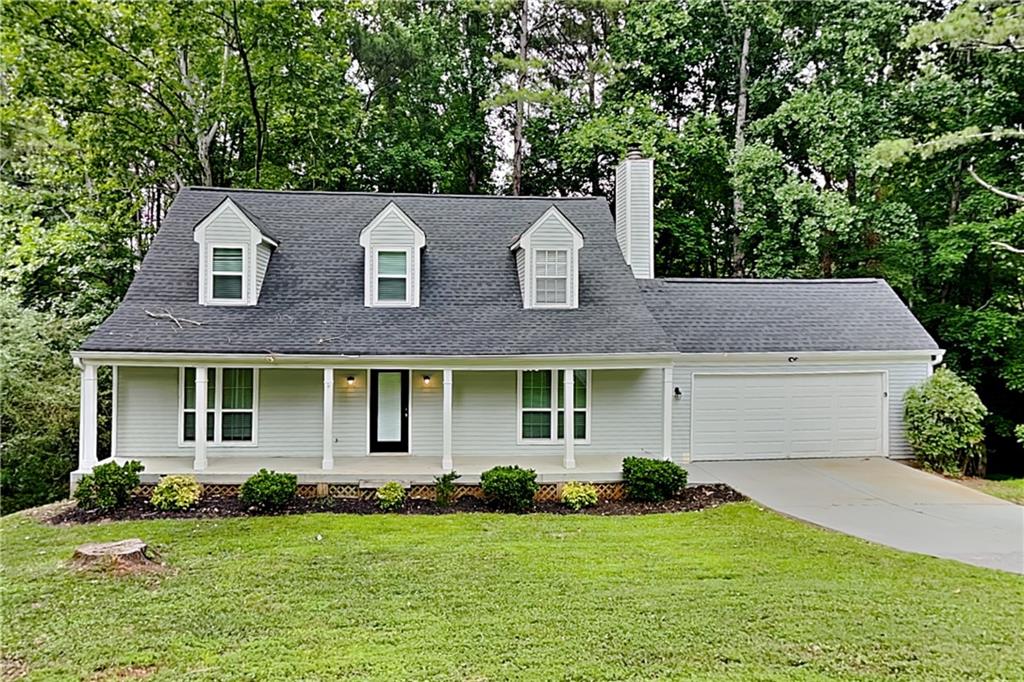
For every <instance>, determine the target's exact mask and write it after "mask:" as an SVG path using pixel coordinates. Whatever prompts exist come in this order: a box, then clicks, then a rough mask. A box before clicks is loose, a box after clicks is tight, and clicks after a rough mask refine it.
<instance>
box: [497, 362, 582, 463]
mask: <svg viewBox="0 0 1024 682" xmlns="http://www.w3.org/2000/svg"><path fill="white" fill-rule="evenodd" d="M533 371H540V372H549V373H550V374H551V407H550V408H530V409H529V410H528V411H529V412H543V411H545V409H547V410H550V411H551V437H550V438H523V412H524V410H523V372H533ZM559 371H560V370H558V369H546V368H539V369H537V370H533V369H525V370H524V369H519V370H516V443H517V444H518V445H552V444H556V445H557V444H559V443H565V438H558V413H559V412H561V411H562V409H563V408H561V407H559V406H558V395H559V393H560V392H561V391H563V390H565V383H564V382H562V384H561V385H560V384H559V382H558V372H559ZM568 371H571V372H572V371H578V370H575V369H571V370H568ZM584 371H585V372H586V373H587V406H586V407H575V406H574V408H573V409H574V411H575V412H586V413H587V430H586V434H585V435H586V437H585V438H574V439H573V441H572V442H573V443H575V444H577V445H590V433H591V427H592V423H593V419H592V416H593V411H592V409H591V408H592V406H593V400H592V396H591V392H592V390H593V376H592V372H591V370H589V369H587V370H584ZM570 423H571V422H570V421H569V420H568V419H566V421H565V426H566V428H568V427H569V425H570Z"/></svg>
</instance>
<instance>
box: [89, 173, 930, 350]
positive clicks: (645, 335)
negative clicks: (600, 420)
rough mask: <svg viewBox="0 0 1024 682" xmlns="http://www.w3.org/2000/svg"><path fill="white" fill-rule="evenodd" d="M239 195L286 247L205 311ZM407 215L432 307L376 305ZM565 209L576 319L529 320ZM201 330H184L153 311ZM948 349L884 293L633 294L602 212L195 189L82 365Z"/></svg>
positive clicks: (826, 288) (645, 283)
mask: <svg viewBox="0 0 1024 682" xmlns="http://www.w3.org/2000/svg"><path fill="white" fill-rule="evenodd" d="M227 196H230V197H231V198H232V199H233V200H234V201H235V202H236V203H237V204H238V205H239V206H240V207H243V210H244V211H245V212H246V213H247V214H248V215H249V216H250V217H251V218H253V220H254V222H257V224H258V226H259V227H260V229H261V230H265V231H266V234H268V235H272V238H273V239H275V240H276V241H278V242H279V246H278V248H277V249H276V250H275V252H274V254H273V256H272V257H271V259H270V265H269V267H268V269H267V273H266V277H265V279H264V283H263V288H262V292H261V294H260V299H259V304H258V305H256V306H252V307H213V306H201V305H199V304H198V303H197V297H198V294H197V277H198V267H199V263H198V258H199V253H198V251H199V249H198V247H197V245H196V244H195V242H194V241H193V238H192V234H193V233H192V230H193V228H194V227H195V225H196V224H197V223H199V222H200V221H201V220H202V219H203V218H204V217H205V216H206V215H208V214H209V213H210V212H211V211H212V210H213V209H214V208H216V206H217V205H218V204H220V203H221V202H222V201H223V200H224V198H225V197H227ZM391 201H394V202H395V203H396V204H397V205H398V206H399V208H401V209H402V211H404V212H405V213H406V214H407V215H408V216H409V217H410V218H411V219H412V220H413V221H415V222H416V223H417V224H418V225H419V226H420V228H422V229H423V231H424V233H425V234H426V237H427V243H426V248H425V249H424V251H423V255H422V281H421V285H422V286H421V297H420V307H419V308H404V309H403V308H366V307H364V306H363V251H362V248H361V247H360V246H359V233H360V231H361V230H362V229H363V227H365V226H366V224H367V223H369V222H370V220H372V219H373V218H374V217H375V216H376V215H377V213H379V212H380V211H381V210H382V209H383V208H384V207H385V206H387V204H388V203H389V202H391ZM552 205H554V206H557V207H558V209H559V210H560V211H561V212H562V213H563V214H564V215H565V216H566V218H568V219H569V220H570V221H572V223H573V224H574V225H575V226H576V227H577V228H579V230H580V231H581V232H582V233H583V235H584V240H585V241H584V246H583V249H582V251H581V252H580V307H579V309H578V310H525V309H523V307H522V296H521V293H520V289H519V280H518V276H517V274H516V264H515V256H514V254H513V253H512V252H511V251H509V248H508V245H509V244H510V243H513V242H514V241H515V239H516V238H517V237H518V236H519V235H520V234H521V233H522V232H523V231H524V230H526V229H527V228H528V227H530V225H532V224H533V223H534V222H535V221H536V220H537V219H538V218H539V217H540V216H541V215H542V214H543V213H544V212H545V211H546V210H547V209H548V208H550V207H551V206H552ZM147 310H148V311H153V312H163V311H170V312H171V313H172V314H173V315H175V316H177V317H179V318H187V319H192V320H197V321H199V322H201V323H202V325H201V326H199V327H195V326H192V325H188V324H186V325H184V328H183V329H178V328H177V327H176V326H175V325H174V324H173V323H172V322H171V321H169V320H167V319H153V318H151V317H149V316H148V315H147V314H146V311H147ZM934 348H936V345H935V342H934V341H933V340H932V339H931V337H930V336H928V334H927V332H925V331H924V329H923V328H922V327H921V325H920V324H919V323H918V322H917V320H916V319H915V318H914V316H913V315H912V314H911V313H910V311H909V310H907V308H906V307H905V306H904V305H903V303H902V302H901V301H900V300H899V299H898V298H897V297H896V295H895V293H893V291H892V289H890V288H889V286H888V285H887V284H886V283H885V282H883V281H880V280H846V281H838V280H829V281H807V280H805V281H798V280H788V281H756V280H671V279H662V280H639V281H638V280H635V279H634V278H633V276H632V274H631V272H630V270H629V268H628V267H627V266H626V263H625V262H624V260H623V258H622V254H621V252H620V251H619V247H618V243H617V242H616V239H615V227H614V224H613V223H612V219H611V214H610V212H609V210H608V205H607V203H606V202H605V200H604V199H603V198H557V199H551V198H539V197H522V198H511V197H481V196H451V195H403V194H364V193H328V192H269V191H253V190H224V189H212V188H189V189H185V190H183V191H182V192H181V193H180V194H179V195H178V197H177V198H176V199H175V201H174V204H173V205H172V206H171V209H170V211H169V212H168V214H167V216H166V218H165V220H164V223H163V225H162V227H161V228H160V231H159V233H158V234H157V236H156V238H155V239H154V241H153V244H152V246H151V247H150V250H149V253H148V255H147V256H146V259H145V262H144V263H143V266H142V268H141V270H140V272H139V274H138V275H137V276H136V278H135V281H134V282H133V283H132V286H131V288H130V289H129V290H128V294H127V295H126V296H125V299H124V301H123V302H122V303H121V305H120V306H119V307H118V309H117V310H116V311H115V312H114V314H113V315H111V316H110V317H109V318H108V319H107V320H106V321H105V322H104V323H103V324H102V325H100V327H99V328H97V329H96V331H94V332H93V334H92V335H90V336H89V338H88V339H86V341H85V343H84V344H83V345H82V350H85V351H126V352H127V351H151V352H178V353H258V354H264V353H267V352H273V353H279V354H317V355H516V354H605V353H671V352H673V351H676V350H678V351H680V352H693V353H705V352H706V353H718V352H758V351H783V352H785V351H842V350H925V349H934Z"/></svg>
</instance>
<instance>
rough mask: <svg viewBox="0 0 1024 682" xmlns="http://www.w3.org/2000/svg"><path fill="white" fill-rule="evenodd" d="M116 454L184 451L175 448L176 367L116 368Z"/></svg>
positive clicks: (176, 452)
mask: <svg viewBox="0 0 1024 682" xmlns="http://www.w3.org/2000/svg"><path fill="white" fill-rule="evenodd" d="M116 421H117V433H116V434H115V438H117V456H118V457H128V458H131V457H135V456H140V457H141V456H145V455H173V454H186V455H188V456H189V457H191V456H192V452H191V448H189V449H188V451H185V450H180V449H179V448H178V368H176V367H118V368H117V420H116Z"/></svg>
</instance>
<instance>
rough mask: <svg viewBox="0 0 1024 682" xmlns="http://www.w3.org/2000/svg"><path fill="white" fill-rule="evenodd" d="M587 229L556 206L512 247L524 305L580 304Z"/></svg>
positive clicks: (551, 306) (556, 306)
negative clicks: (581, 271)
mask: <svg viewBox="0 0 1024 682" xmlns="http://www.w3.org/2000/svg"><path fill="white" fill-rule="evenodd" d="M582 248H583V233H582V232H580V231H579V229H578V228H577V227H576V226H575V225H573V224H572V222H571V221H570V220H569V219H568V218H566V217H565V216H564V215H562V212H561V211H559V210H558V209H557V208H555V207H554V206H552V207H551V208H549V209H548V210H547V211H545V212H544V214H543V215H542V216H541V217H540V218H538V219H537V221H536V222H534V223H533V225H531V226H530V227H529V228H528V229H527V230H526V231H525V232H523V233H522V234H521V235H519V238H518V239H516V241H515V243H513V244H512V246H511V249H512V252H513V253H514V254H515V257H516V269H517V270H518V272H519V290H520V292H521V293H522V295H523V307H524V308H578V307H579V305H580V249H582Z"/></svg>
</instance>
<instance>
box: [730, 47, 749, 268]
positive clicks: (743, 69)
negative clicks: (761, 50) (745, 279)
mask: <svg viewBox="0 0 1024 682" xmlns="http://www.w3.org/2000/svg"><path fill="white" fill-rule="evenodd" d="M749 55H750V27H747V28H745V29H743V45H742V47H741V48H740V70H739V88H738V93H737V96H736V137H735V142H734V146H733V158H738V157H739V155H740V153H741V152H742V151H743V146H744V144H745V140H744V136H743V127H744V126H745V125H746V122H747V74H748V71H749V66H748V64H747V57H748V56H749ZM742 216H743V197H742V196H740V194H739V192H737V191H736V190H735V189H734V190H733V195H732V222H733V226H732V262H731V271H732V275H733V277H740V276H742V275H743V267H744V263H743V261H744V257H743V256H744V254H743V244H742V240H741V239H740V220H741V218H742Z"/></svg>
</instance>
